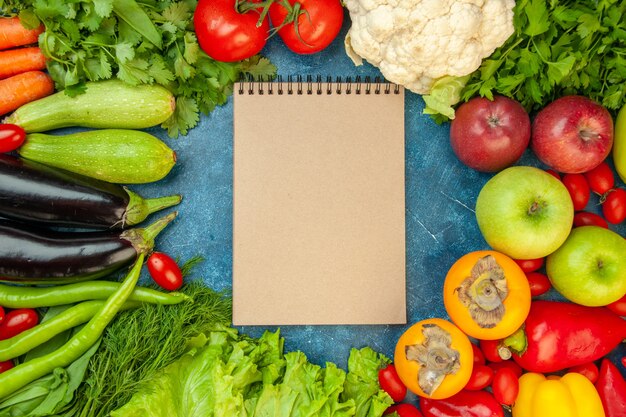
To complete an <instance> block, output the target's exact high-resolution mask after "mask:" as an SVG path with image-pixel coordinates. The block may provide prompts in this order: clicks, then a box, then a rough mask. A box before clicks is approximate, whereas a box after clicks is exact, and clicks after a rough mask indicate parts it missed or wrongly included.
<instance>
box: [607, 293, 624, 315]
mask: <svg viewBox="0 0 626 417" xmlns="http://www.w3.org/2000/svg"><path fill="white" fill-rule="evenodd" d="M606 308H608V309H609V310H611V311H612V312H613V313H615V314H618V315H620V316H626V294H624V296H623V297H622V298H620V299H619V300H617V301H614V302H612V303H611V304H609V305H607V306H606Z"/></svg>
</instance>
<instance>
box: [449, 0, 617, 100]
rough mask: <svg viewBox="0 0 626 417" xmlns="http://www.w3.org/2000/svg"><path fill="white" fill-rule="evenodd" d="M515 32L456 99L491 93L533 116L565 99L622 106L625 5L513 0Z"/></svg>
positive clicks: (607, 0)
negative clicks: (572, 96) (513, 101)
mask: <svg viewBox="0 0 626 417" xmlns="http://www.w3.org/2000/svg"><path fill="white" fill-rule="evenodd" d="M514 12H515V17H514V21H513V22H514V26H515V33H514V34H513V35H512V36H511V37H510V38H509V39H508V41H507V42H506V43H505V44H504V45H502V46H501V47H500V48H498V49H497V50H496V51H495V52H494V53H493V54H492V55H491V57H489V59H486V60H484V61H483V63H482V65H481V67H480V68H479V69H478V70H477V71H476V72H474V73H473V74H472V75H471V77H470V79H469V81H468V82H467V84H466V85H465V87H464V88H463V90H462V92H461V99H462V100H464V101H467V100H469V99H470V98H472V97H474V96H475V95H476V94H479V95H481V96H483V97H487V98H490V99H491V98H492V97H493V94H494V93H498V94H503V95H506V96H509V97H512V98H514V99H516V100H518V101H519V102H520V103H522V105H523V106H524V107H525V108H526V109H527V110H528V111H537V110H539V109H540V108H542V107H543V106H544V105H546V104H547V103H549V102H550V101H552V100H554V99H556V98H558V97H561V96H563V95H567V94H579V95H584V96H587V97H589V98H591V99H593V100H595V101H597V102H599V103H602V105H603V106H605V107H607V108H608V109H610V110H612V111H616V110H618V109H619V108H621V107H622V106H623V105H624V104H626V20H625V19H624V16H625V15H626V1H623V0H578V1H575V0H517V2H516V4H515V9H514Z"/></svg>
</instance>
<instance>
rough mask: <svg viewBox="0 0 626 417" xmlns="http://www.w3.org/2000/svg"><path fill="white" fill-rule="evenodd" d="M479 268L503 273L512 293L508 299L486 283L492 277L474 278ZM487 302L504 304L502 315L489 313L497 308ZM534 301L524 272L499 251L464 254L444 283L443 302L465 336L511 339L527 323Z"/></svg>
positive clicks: (505, 282) (504, 280) (485, 274)
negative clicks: (486, 301)
mask: <svg viewBox="0 0 626 417" xmlns="http://www.w3.org/2000/svg"><path fill="white" fill-rule="evenodd" d="M476 268H480V269H484V270H485V271H493V272H494V273H495V272H496V271H497V272H498V273H501V274H502V275H503V284H505V285H506V287H507V290H508V292H507V294H506V297H501V296H499V295H498V293H496V290H495V289H494V285H493V284H491V283H489V282H488V281H486V280H485V277H487V276H489V274H487V273H484V274H481V275H480V276H474V275H475V274H474V273H473V271H474V270H475V269H476ZM470 288H472V290H471V291H470V290H469V289H470ZM485 299H488V300H489V304H491V303H492V302H494V301H497V302H499V303H501V304H502V306H503V307H504V308H503V309H501V314H499V315H495V314H490V315H487V314H485V313H486V312H487V311H490V312H491V311H492V310H493V309H494V308H495V307H492V306H491V305H489V306H484V305H481V304H480V303H481V301H480V300H485ZM530 299H531V297H530V288H529V286H528V280H527V279H526V275H524V271H522V269H521V268H520V267H519V266H518V265H517V264H516V263H515V261H513V259H511V258H509V257H508V256H506V255H505V254H503V253H500V252H496V251H476V252H470V253H468V254H466V255H463V256H462V257H461V258H460V259H459V260H457V261H456V262H455V263H454V265H452V267H451V268H450V270H449V271H448V274H447V275H446V278H445V281H444V283H443V303H444V305H445V308H446V311H447V312H448V315H449V316H450V318H451V319H452V321H453V322H454V324H456V325H457V326H459V328H460V329H461V330H463V332H464V333H465V334H467V335H468V336H472V337H475V338H476V339H489V340H495V339H502V338H505V337H507V336H510V335H511V334H512V333H513V332H515V331H516V330H517V329H519V327H520V326H521V325H522V324H523V323H524V320H526V316H528V312H529V311H530ZM481 313H482V314H481Z"/></svg>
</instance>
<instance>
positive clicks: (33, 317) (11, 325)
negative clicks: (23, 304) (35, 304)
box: [0, 308, 39, 340]
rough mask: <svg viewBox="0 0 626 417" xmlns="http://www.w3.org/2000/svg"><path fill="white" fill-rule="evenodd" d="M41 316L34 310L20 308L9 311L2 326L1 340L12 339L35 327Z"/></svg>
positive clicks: (0, 327) (0, 331) (0, 326)
mask: <svg viewBox="0 0 626 417" xmlns="http://www.w3.org/2000/svg"><path fill="white" fill-rule="evenodd" d="M37 323H39V316H38V315H37V312H36V311H35V310H33V309H32V308H20V309H18V310H12V311H9V312H8V313H7V314H6V316H4V320H3V321H2V324H0V340H5V339H10V338H12V337H13V336H17V335H18V334H20V333H22V332H23V331H25V330H28V329H31V328H33V327H35V326H36V325H37Z"/></svg>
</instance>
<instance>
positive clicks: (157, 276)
mask: <svg viewBox="0 0 626 417" xmlns="http://www.w3.org/2000/svg"><path fill="white" fill-rule="evenodd" d="M148 271H149V272H150V276H151V277H152V279H153V280H154V282H156V283H157V284H158V285H159V286H160V287H161V288H164V289H166V290H169V291H174V290H177V289H179V288H180V287H181V286H182V285H183V274H182V272H181V270H180V268H179V267H178V265H176V261H174V260H173V259H172V258H170V257H169V256H167V255H166V254H164V253H161V252H154V253H153V254H152V255H150V257H149V258H148Z"/></svg>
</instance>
